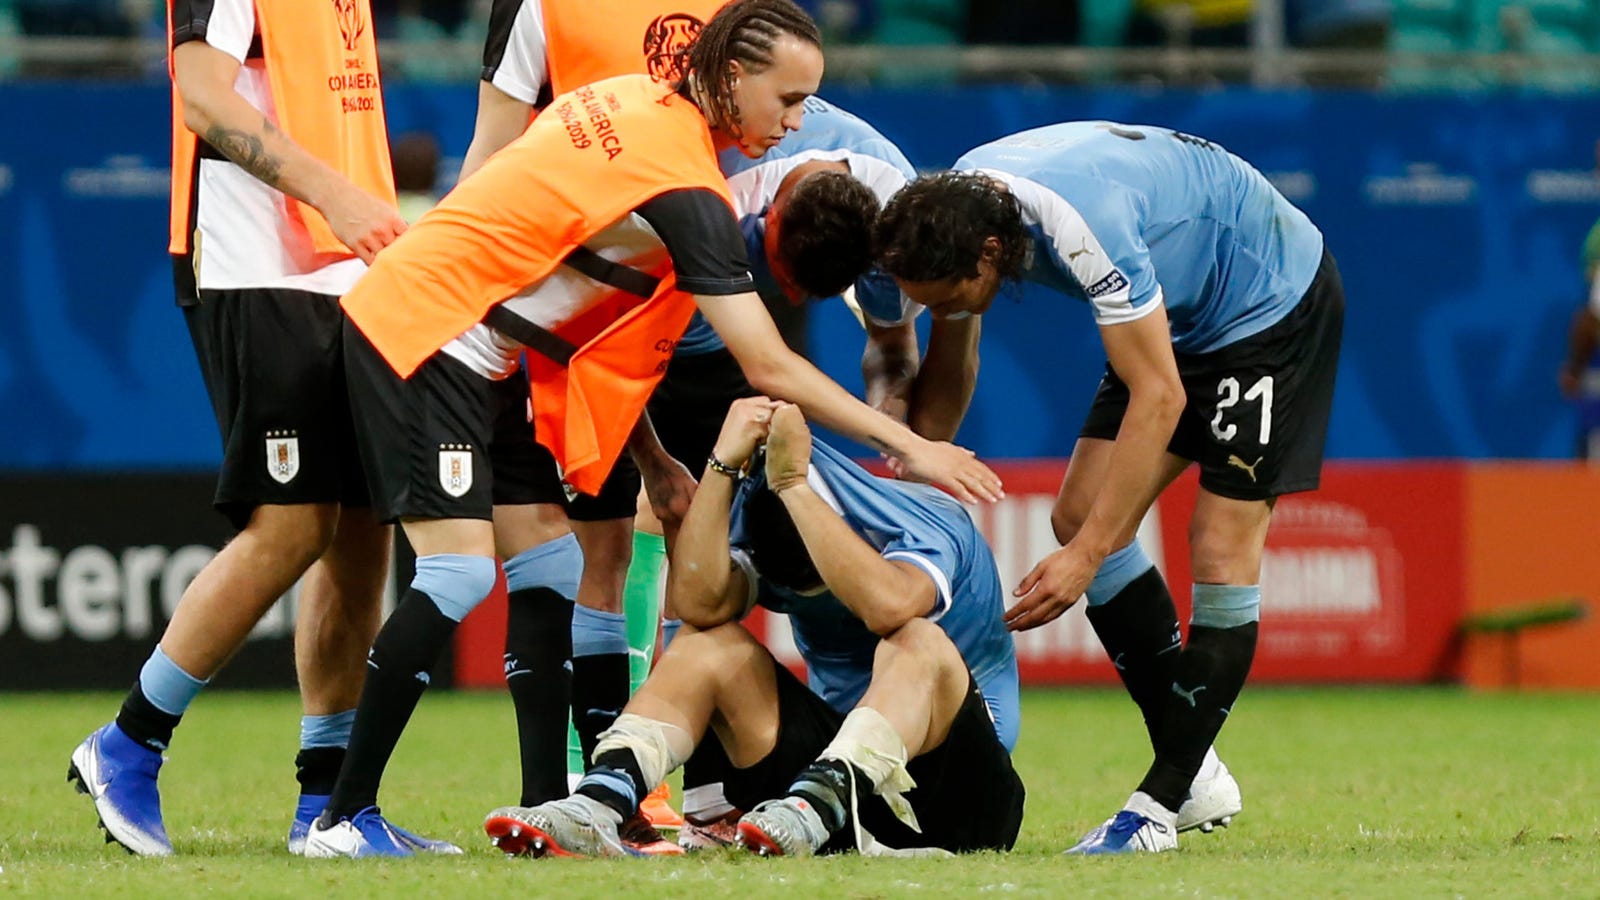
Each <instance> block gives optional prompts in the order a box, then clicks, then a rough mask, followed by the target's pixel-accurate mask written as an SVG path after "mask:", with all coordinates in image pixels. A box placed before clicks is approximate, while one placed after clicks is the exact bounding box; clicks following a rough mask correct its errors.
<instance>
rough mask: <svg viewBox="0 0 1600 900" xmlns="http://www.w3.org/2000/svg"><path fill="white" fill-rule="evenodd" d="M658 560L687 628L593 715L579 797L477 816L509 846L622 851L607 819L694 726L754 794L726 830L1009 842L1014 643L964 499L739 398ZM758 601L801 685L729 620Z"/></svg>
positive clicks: (808, 842) (651, 779)
mask: <svg viewBox="0 0 1600 900" xmlns="http://www.w3.org/2000/svg"><path fill="white" fill-rule="evenodd" d="M763 440H765V441H766V451H765V457H764V463H763V462H762V459H763V457H761V456H760V455H758V454H757V448H758V446H759V445H760V443H761V442H762V441H763ZM752 458H754V460H755V461H754V462H753V463H752V462H751V461H752ZM746 468H749V469H750V474H749V476H748V477H741V474H740V473H741V472H742V471H743V470H745V469H746ZM671 573H672V574H671V578H670V581H669V586H668V590H669V593H670V594H671V595H672V597H673V599H674V601H675V602H676V604H677V608H678V610H679V612H680V613H681V614H682V615H683V619H684V622H685V623H686V624H688V625H690V626H692V627H694V628H696V629H699V630H697V631H694V632H692V633H684V634H681V635H680V636H679V637H678V639H677V640H676V641H674V642H673V644H672V646H671V647H670V648H669V649H668V650H667V652H666V654H665V655H664V656H663V657H662V659H661V661H660V662H659V663H658V664H657V666H656V669H655V671H654V672H652V673H651V675H650V678H649V679H648V680H647V681H646V682H645V684H644V686H643V687H642V688H640V690H639V693H638V694H636V695H634V697H633V699H632V700H631V701H629V703H628V706H627V708H626V709H625V710H624V711H623V714H622V715H621V716H620V717H619V718H618V719H617V722H616V724H615V725H614V726H612V728H610V729H609V730H607V731H606V732H605V733H604V734H603V735H601V739H600V744H599V746H598V748H597V749H596V751H595V754H594V757H593V760H592V764H591V766H590V768H589V771H588V773H587V774H585V775H584V778H583V780H582V781H581V782H579V784H578V788H577V791H576V792H575V793H574V794H573V796H571V797H568V798H566V799H563V800H557V801H553V802H550V803H545V804H542V805H540V806H535V807H506V808H502V809H497V810H495V811H494V812H492V813H490V814H489V817H488V819H487V821H486V822H485V823H484V827H485V830H486V831H488V833H489V836H490V837H491V838H492V839H493V840H494V842H495V843H496V844H497V845H498V846H499V847H500V849H502V850H504V851H506V852H507V853H510V854H515V855H521V854H531V855H533V856H544V855H547V854H555V855H559V856H595V855H602V856H607V855H609V856H618V855H627V854H629V853H631V851H630V850H628V849H627V848H626V847H625V845H624V844H623V843H622V842H621V841H619V840H618V838H617V834H616V829H617V825H618V824H619V823H621V822H622V821H623V820H624V819H625V818H627V817H629V816H631V815H632V814H633V812H634V810H635V809H636V808H637V807H638V804H639V801H640V799H641V798H642V797H644V795H645V794H646V793H647V792H648V791H649V790H650V788H651V787H652V786H654V785H656V784H658V783H660V781H661V779H662V778H664V777H665V776H666V775H667V773H669V772H671V771H672V770H674V769H676V768H677V767H678V766H680V765H682V764H683V763H684V762H685V761H686V760H687V759H688V758H689V756H690V754H691V753H692V752H694V750H695V747H696V744H698V743H700V742H701V741H702V740H703V741H704V742H705V743H706V745H708V746H710V745H713V744H714V745H716V747H715V749H716V750H717V751H719V752H721V753H725V754H726V757H727V759H728V761H729V764H730V766H731V767H730V768H729V769H728V770H727V771H726V772H724V773H723V778H722V784H723V790H724V792H725V794H726V797H727V799H728V802H729V803H731V804H732V805H733V806H735V807H737V808H739V809H746V810H750V812H748V813H746V814H745V815H744V816H743V818H742V819H740V821H739V826H738V828H739V839H740V842H741V843H742V844H743V845H744V846H745V847H747V848H749V849H751V850H753V851H755V852H758V853H761V854H781V855H786V856H807V855H811V854H814V853H819V852H835V851H844V850H849V849H860V850H861V851H863V852H867V853H886V852H890V851H889V848H890V847H898V848H902V849H906V848H938V849H939V850H945V851H952V852H959V851H969V850H982V849H996V850H1002V849H1010V847H1011V846H1012V844H1013V843H1014V842H1015V841H1016V837H1017V831H1018V829H1019V828H1020V826H1021V822H1022V804H1023V787H1022V782H1021V780H1020V779H1019V778H1018V777H1017V774H1016V771H1015V770H1014V769H1013V768H1012V766H1011V756H1010V748H1011V747H1012V746H1013V745H1014V744H1015V742H1016V737H1017V726H1018V715H1019V710H1018V700H1017V662H1016V653H1015V650H1014V649H1013V646H1012V641H1011V637H1010V635H1009V634H1007V633H1006V631H1005V626H1004V624H1003V623H1002V622H1001V618H1000V616H1001V593H1000V581H999V573H998V571H997V569H996V567H995V562H994V557H993V556H992V555H991V554H990V552H989V548H988V545H987V544H985V543H984V540H983V537H982V535H980V534H979V533H978V530H977V528H976V527H975V526H974V525H973V523H972V519H971V518H970V517H969V516H968V515H967V512H966V510H965V509H964V508H963V507H962V506H961V504H960V503H958V502H956V501H955V500H953V499H951V498H950V497H949V496H947V495H945V494H943V493H941V492H939V491H937V490H935V489H933V488H930V487H927V486H924V485H918V484H907V483H904V482H897V481H892V480H889V479H883V478H877V477H875V476H873V475H871V474H869V473H867V472H866V471H865V470H863V469H861V468H860V467H859V466H857V465H855V464H854V463H852V462H850V461H849V460H848V459H846V458H845V457H844V456H842V455H841V454H840V453H839V452H838V451H836V450H834V449H833V448H831V447H828V446H827V445H825V444H821V443H816V444H813V442H812V440H811V433H810V431H809V429H808V428H807V426H806V423H805V420H804V418H803V417H802V416H801V414H800V410H799V408H798V407H795V406H792V405H789V404H786V403H775V402H773V401H771V400H768V399H767V398H765V397H755V398H749V399H745V400H740V401H738V402H736V403H735V404H734V405H733V407H732V408H731V409H730V410H729V412H728V418H727V420H726V422H725V423H724V426H723V429H722V433H721V434H720V435H719V437H718V439H717V443H716V447H715V450H714V452H713V455H712V458H711V459H710V460H709V461H708V462H707V467H706V471H705V473H704V476H703V477H702V480H701V484H700V488H699V490H698V491H697V492H696V494H695V498H694V502H693V503H692V504H691V505H690V507H689V513H688V515H687V516H686V517H685V519H684V523H683V527H682V530H681V532H680V533H679V536H678V540H677V542H676V545H675V547H674V549H673V559H672V568H671ZM755 603H760V604H761V605H763V606H765V607H767V608H768V609H771V610H773V611H775V612H784V613H788V614H789V615H790V617H791V621H792V623H793V626H794V634H795V643H796V645H797V646H798V647H799V649H800V653H801V655H802V656H803V657H804V658H805V660H806V663H807V665H808V666H809V668H810V673H811V687H810V689H808V688H807V687H806V686H805V685H802V684H801V683H800V682H799V680H798V679H796V678H795V677H794V676H793V675H792V674H790V672H789V671H788V670H787V669H785V668H784V667H783V666H782V665H780V664H779V663H778V662H777V660H775V659H774V658H773V656H772V654H771V653H769V652H768V651H767V650H766V648H765V647H763V646H762V645H761V644H760V643H759V642H758V641H757V640H756V639H755V638H754V637H752V636H751V635H750V633H749V632H748V631H746V630H745V629H744V628H743V626H741V625H740V624H738V622H737V621H736V620H737V619H738V618H739V617H740V616H742V615H743V614H744V613H745V612H747V611H748V610H749V609H750V608H751V606H752V605H753V604H755Z"/></svg>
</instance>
